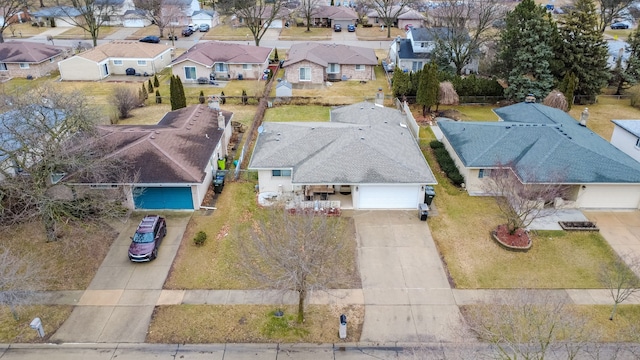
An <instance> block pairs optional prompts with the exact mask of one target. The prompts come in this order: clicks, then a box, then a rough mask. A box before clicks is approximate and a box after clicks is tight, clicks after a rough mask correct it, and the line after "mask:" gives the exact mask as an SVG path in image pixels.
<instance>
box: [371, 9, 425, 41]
mask: <svg viewBox="0 0 640 360" xmlns="http://www.w3.org/2000/svg"><path fill="white" fill-rule="evenodd" d="M363 1H364V2H365V3H366V8H369V9H371V10H373V11H375V12H376V13H377V14H378V19H379V20H380V21H382V23H383V24H384V26H386V27H387V38H390V37H391V27H392V26H393V25H394V24H395V23H397V22H398V16H400V15H402V14H404V13H405V12H407V11H408V10H409V8H410V7H411V5H413V4H416V3H417V1H416V0H363Z"/></svg>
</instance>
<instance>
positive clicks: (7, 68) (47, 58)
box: [0, 41, 71, 79]
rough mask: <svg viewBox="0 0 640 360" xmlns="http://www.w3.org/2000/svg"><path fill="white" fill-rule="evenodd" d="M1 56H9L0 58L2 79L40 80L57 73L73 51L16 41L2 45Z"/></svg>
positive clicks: (0, 75) (0, 46) (0, 76)
mask: <svg viewBox="0 0 640 360" xmlns="http://www.w3.org/2000/svg"><path fill="white" fill-rule="evenodd" d="M0 54H7V56H5V57H2V58H0V78H4V79H7V78H15V77H19V78H27V77H33V78H38V77H42V76H47V75H49V74H51V73H52V72H54V71H56V70H57V69H58V62H59V61H61V60H64V59H66V58H67V57H68V56H70V54H71V49H70V48H66V47H59V46H51V45H44V44H37V43H27V42H18V41H14V42H7V43H3V44H0Z"/></svg>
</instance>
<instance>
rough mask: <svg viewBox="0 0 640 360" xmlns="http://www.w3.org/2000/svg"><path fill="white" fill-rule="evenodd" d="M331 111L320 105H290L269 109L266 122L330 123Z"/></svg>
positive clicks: (265, 118)
mask: <svg viewBox="0 0 640 360" xmlns="http://www.w3.org/2000/svg"><path fill="white" fill-rule="evenodd" d="M330 111H331V109H330V108H329V107H326V106H319V105H307V106H302V105H288V106H276V107H273V108H270V109H267V111H266V114H265V117H264V121H280V122H287V121H329V113H330Z"/></svg>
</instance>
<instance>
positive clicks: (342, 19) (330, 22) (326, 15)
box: [311, 5, 358, 29]
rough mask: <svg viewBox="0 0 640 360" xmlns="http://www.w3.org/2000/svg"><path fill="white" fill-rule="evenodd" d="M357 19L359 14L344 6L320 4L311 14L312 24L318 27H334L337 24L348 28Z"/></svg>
mask: <svg viewBox="0 0 640 360" xmlns="http://www.w3.org/2000/svg"><path fill="white" fill-rule="evenodd" d="M357 21H358V14H357V13H356V12H355V11H354V10H353V9H351V8H348V7H344V6H331V5H319V6H317V7H316V8H315V9H314V10H313V11H312V14H311V24H312V25H313V26H317V27H333V26H334V25H336V24H337V25H340V26H342V27H343V28H345V29H346V28H347V26H348V25H355V24H356V23H357Z"/></svg>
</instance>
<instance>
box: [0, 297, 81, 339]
mask: <svg viewBox="0 0 640 360" xmlns="http://www.w3.org/2000/svg"><path fill="white" fill-rule="evenodd" d="M72 310H73V306H68V305H64V306H63V305H47V306H45V305H33V306H23V307H20V308H19V309H18V316H19V318H18V320H15V319H14V318H13V315H12V314H11V312H10V311H9V307H8V306H0V343H5V344H9V343H41V342H46V341H47V339H49V337H50V336H51V335H52V334H53V333H54V332H55V331H56V330H57V329H58V328H59V327H60V326H61V325H62V323H64V322H65V320H67V318H68V317H69V315H70V314H71V311H72ZM35 317H39V318H40V320H42V326H43V327H44V332H45V338H44V339H41V338H40V337H39V336H38V333H37V332H36V331H35V330H33V329H32V328H31V327H30V326H29V324H30V323H31V320H33V318H35Z"/></svg>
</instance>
